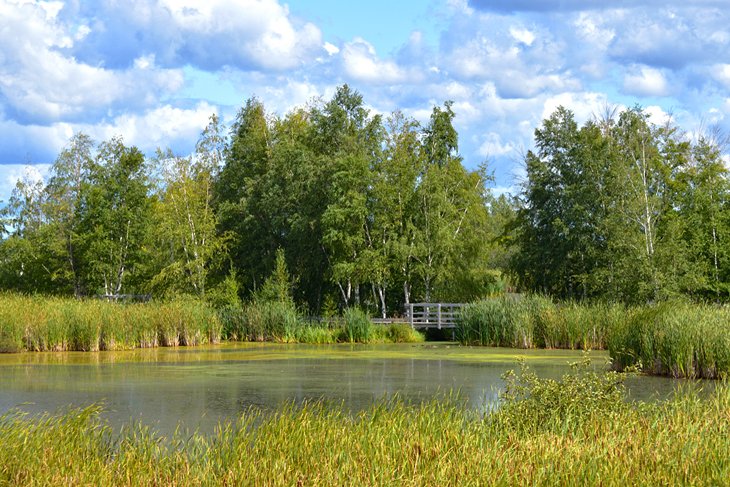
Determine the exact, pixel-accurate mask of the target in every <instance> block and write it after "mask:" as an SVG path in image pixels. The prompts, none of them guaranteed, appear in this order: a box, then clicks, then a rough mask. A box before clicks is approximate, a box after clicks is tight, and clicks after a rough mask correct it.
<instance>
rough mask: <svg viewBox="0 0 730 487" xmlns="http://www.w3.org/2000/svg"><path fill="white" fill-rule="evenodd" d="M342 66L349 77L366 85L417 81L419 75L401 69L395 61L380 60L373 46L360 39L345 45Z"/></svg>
mask: <svg viewBox="0 0 730 487" xmlns="http://www.w3.org/2000/svg"><path fill="white" fill-rule="evenodd" d="M342 64H343V68H344V71H345V74H346V75H347V76H349V77H350V78H352V79H353V80H356V81H361V82H364V83H371V84H381V85H382V84H399V83H404V82H408V81H415V80H416V79H417V73H414V72H409V71H407V70H405V69H403V68H401V67H400V66H398V65H397V64H396V63H395V62H394V61H391V60H382V59H380V58H379V57H378V55H377V53H376V52H375V48H374V47H373V45H372V44H370V43H369V42H367V41H366V40H365V39H362V38H359V37H357V38H355V39H353V41H352V42H348V43H346V44H345V46H344V48H343V50H342Z"/></svg>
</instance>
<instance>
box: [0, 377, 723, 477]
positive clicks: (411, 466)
mask: <svg viewBox="0 0 730 487" xmlns="http://www.w3.org/2000/svg"><path fill="white" fill-rule="evenodd" d="M613 378H614V377H612V376H610V375H609V376H602V375H597V376H596V377H593V378H591V377H590V376H587V377H586V376H584V377H583V378H581V377H568V378H567V379H566V380H567V382H566V383H559V382H554V383H548V382H543V381H540V380H533V379H530V378H525V380H524V381H523V382H520V379H519V378H517V379H516V381H517V383H522V384H524V385H525V387H526V389H525V392H527V395H526V396H525V397H523V396H521V395H519V394H518V395H517V396H515V397H514V398H513V399H508V400H507V402H506V403H504V405H503V410H500V411H498V412H496V413H492V415H491V416H487V417H486V418H485V417H483V415H481V414H479V413H476V412H475V411H473V410H469V409H467V408H466V407H465V406H464V405H463V404H462V403H460V402H459V401H458V400H456V399H454V398H453V397H446V398H440V399H436V400H432V401H426V402H424V403H422V404H408V403H406V402H405V401H403V400H400V399H392V400H387V399H383V400H379V401H378V402H376V403H375V404H373V405H372V406H371V407H369V408H368V409H366V410H365V411H362V412H360V413H358V414H345V413H343V412H342V410H341V409H340V408H330V407H327V406H324V405H323V404H322V403H305V404H302V405H300V406H292V405H288V406H283V407H281V408H279V409H277V410H275V411H273V412H272V411H261V410H253V409H252V410H247V411H245V412H244V413H243V414H242V415H241V417H240V418H238V419H237V420H236V421H234V422H230V423H225V424H222V425H221V427H220V429H219V430H217V431H216V433H214V434H212V435H203V434H200V433H193V434H190V435H175V436H174V437H173V438H162V437H160V436H158V435H156V434H155V433H154V432H153V430H152V429H150V428H148V427H146V426H144V425H139V424H138V425H131V426H128V427H126V428H124V429H123V430H122V431H121V432H118V433H117V432H114V431H112V430H111V428H110V427H109V426H108V425H107V424H106V423H105V422H104V421H103V420H102V418H101V415H100V412H101V410H100V408H99V407H96V406H93V407H90V408H86V409H81V410H71V411H68V412H65V413H60V414H57V415H44V416H40V417H31V416H26V415H23V414H22V413H19V412H10V413H7V414H5V415H3V416H0V465H2V468H1V469H0V484H3V485H6V484H7V485H25V484H31V483H32V484H34V485H70V484H73V485H101V486H106V485H110V486H111V485H114V486H118V485H150V484H154V485H249V484H250V485H276V486H278V485H296V484H297V483H300V484H302V485H325V486H327V485H404V484H406V485H455V484H459V485H481V484H483V483H484V482H485V479H488V482H489V483H490V484H494V485H545V486H549V485H567V486H572V485H575V486H582V485H615V486H621V485H626V484H627V483H629V484H632V485H675V484H678V483H680V484H685V485H725V484H726V483H727V479H728V476H729V474H730V459H729V458H728V455H727V452H728V450H730V418H728V416H727V411H728V410H730V389H729V388H728V387H727V385H720V386H718V387H717V389H716V390H715V391H714V392H713V393H711V394H710V395H709V397H708V398H707V399H705V400H700V399H698V398H697V397H696V396H693V395H691V394H683V395H679V396H677V397H675V398H674V399H672V400H670V401H667V402H663V403H656V404H631V403H623V402H622V401H621V400H620V395H619V394H618V393H617V391H618V390H620V385H617V384H616V382H614V381H613ZM603 386H605V388H604V387H603ZM584 387H585V389H584ZM513 390H514V388H513ZM572 393H575V395H576V396H575V398H574V397H573V396H572V395H571V394H572ZM543 408H544V409H543ZM541 421H542V422H541Z"/></svg>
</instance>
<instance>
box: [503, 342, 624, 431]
mask: <svg viewBox="0 0 730 487" xmlns="http://www.w3.org/2000/svg"><path fill="white" fill-rule="evenodd" d="M571 367H572V369H573V370H572V372H571V373H570V374H566V375H564V376H563V377H562V379H561V380H559V381H557V380H554V379H542V378H539V377H538V376H537V375H536V374H535V373H534V372H532V371H530V370H529V367H528V366H527V365H526V364H525V363H524V362H523V363H521V364H520V372H519V374H515V372H514V371H509V372H507V373H506V374H505V375H504V376H503V379H504V381H505V383H506V390H505V391H504V392H503V393H502V399H503V401H504V404H503V405H502V407H500V408H499V409H498V410H497V411H496V412H494V413H493V414H492V415H491V416H490V417H489V421H490V422H491V423H493V424H494V425H496V426H497V427H499V428H500V429H505V430H508V431H515V432H518V433H520V434H524V435H534V434H537V433H546V432H550V433H555V434H565V433H566V432H575V431H576V430H578V429H580V428H581V427H583V426H584V425H585V424H586V423H588V422H595V421H606V420H610V419H611V418H612V417H616V416H617V415H619V414H620V413H622V412H625V411H626V410H628V409H629V405H628V403H627V402H626V401H625V389H624V385H623V382H624V379H625V375H624V374H619V373H617V372H614V371H611V372H602V373H599V372H596V371H595V370H594V369H593V368H592V367H591V360H590V359H589V358H588V357H587V356H586V357H584V359H583V360H582V361H581V362H577V363H573V364H571Z"/></svg>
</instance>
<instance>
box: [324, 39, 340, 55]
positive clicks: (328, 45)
mask: <svg viewBox="0 0 730 487" xmlns="http://www.w3.org/2000/svg"><path fill="white" fill-rule="evenodd" d="M322 47H324V50H325V51H327V54H329V55H330V56H334V55H335V54H337V53H338V52H340V48H339V47H337V46H335V45H334V44H332V43H329V42H325V43H324V45H323V46H322Z"/></svg>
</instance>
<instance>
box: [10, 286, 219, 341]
mask: <svg viewBox="0 0 730 487" xmlns="http://www.w3.org/2000/svg"><path fill="white" fill-rule="evenodd" d="M221 333H222V326H221V323H220V321H219V319H218V315H217V313H216V312H215V311H214V310H213V309H212V308H210V307H209V306H207V305H206V304H205V303H202V302H200V301H195V300H184V299H181V300H176V301H170V302H164V303H146V304H120V303H110V302H105V301H97V300H84V301H81V300H73V299H61V298H48V297H39V296H20V295H14V294H2V295H0V347H1V348H2V349H4V350H5V351H21V350H29V351H99V350H121V349H129V348H136V347H153V346H157V345H163V346H177V345H197V344H201V343H215V342H218V341H219V340H220V337H221ZM3 344H5V345H3Z"/></svg>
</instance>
